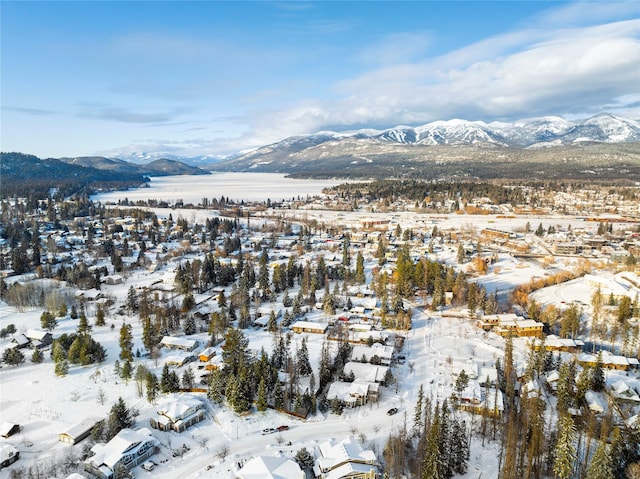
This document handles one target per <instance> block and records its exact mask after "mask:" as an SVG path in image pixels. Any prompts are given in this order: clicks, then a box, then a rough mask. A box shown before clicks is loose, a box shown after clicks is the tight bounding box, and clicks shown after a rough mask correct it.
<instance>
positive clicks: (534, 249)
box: [0, 180, 640, 479]
mask: <svg viewBox="0 0 640 479" xmlns="http://www.w3.org/2000/svg"><path fill="white" fill-rule="evenodd" d="M0 215H1V222H0V225H1V227H0V273H1V279H0V298H1V302H0V328H1V330H0V337H1V339H0V351H1V354H2V363H1V365H0V383H1V384H2V392H1V394H0V398H1V402H0V405H1V410H2V420H1V422H2V425H1V431H0V435H1V436H2V438H1V439H0V450H1V457H0V465H1V467H2V471H1V472H0V474H1V475H2V477H7V478H12V479H13V478H45V477H47V478H48V477H58V478H68V479H78V478H92V477H97V478H102V479H116V478H118V479H119V478H126V477H129V478H133V477H138V478H144V477H160V478H175V477H184V478H185V479H186V478H205V477H218V478H219V477H222V478H244V479H249V478H256V477H274V478H275V477H278V478H279V477H283V478H284V477H286V478H319V479H340V478H345V479H346V478H349V479H356V478H362V479H374V478H425V479H428V478H453V477H458V478H474V479H476V478H477V479H480V478H482V479H486V478H490V477H495V478H498V477H500V478H513V477H523V478H546V477H559V478H570V477H586V478H589V479H595V478H598V479H600V478H610V477H611V478H628V479H631V478H637V477H640V462H639V461H640V420H639V419H638V418H639V417H640V416H639V414H640V368H639V359H640V334H639V332H640V303H639V295H640V187H638V186H637V185H636V186H603V185H587V184H581V183H573V184H572V183H570V182H567V183H551V182H549V183H539V184H531V185H525V186H508V185H507V186H496V185H489V184H482V183H475V184H471V183H464V182H460V183H454V182H452V183H440V184H437V185H436V184H435V183H429V182H425V183H423V182H419V181H391V180H389V181H371V182H363V183H348V184H344V185H339V186H336V187H335V188H329V189H326V190H325V191H324V194H322V195H317V196H316V195H307V196H304V197H296V198H291V199H288V200H273V201H272V200H268V201H260V202H258V201H255V202H249V201H247V202H245V201H242V202H238V201H234V200H230V199H228V198H225V197H224V196H222V197H218V198H213V197H211V198H207V197H206V196H205V194H204V193H203V200H202V201H201V202H200V203H199V204H191V203H188V204H186V203H185V202H183V201H179V200H178V201H158V200H157V199H149V200H147V201H135V202H134V201H128V200H120V201H117V202H101V201H100V200H99V197H98V198H93V197H88V196H82V195H76V196H72V197H66V198H61V197H57V196H56V195H55V192H52V194H51V195H50V196H49V197H48V198H47V199H42V198H32V197H26V196H25V197H24V198H21V197H13V198H5V199H4V200H2V202H1V211H0Z"/></svg>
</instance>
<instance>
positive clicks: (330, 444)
mask: <svg viewBox="0 0 640 479" xmlns="http://www.w3.org/2000/svg"><path fill="white" fill-rule="evenodd" d="M319 449H320V455H321V457H319V458H318V459H317V464H318V466H320V469H321V470H323V471H328V470H332V469H334V468H336V466H338V465H340V464H342V463H344V462H351V461H358V462H369V463H371V464H373V463H375V461H376V455H375V454H374V453H373V451H371V450H364V449H362V446H361V445H360V443H359V442H358V441H356V440H355V439H354V438H352V437H349V438H348V439H345V440H343V441H340V442H337V441H336V440H335V439H331V440H329V441H327V442H324V443H322V444H320V446H319ZM332 477H336V478H337V477H342V476H332Z"/></svg>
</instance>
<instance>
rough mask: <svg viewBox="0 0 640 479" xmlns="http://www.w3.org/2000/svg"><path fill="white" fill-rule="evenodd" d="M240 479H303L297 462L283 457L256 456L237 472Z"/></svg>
mask: <svg viewBox="0 0 640 479" xmlns="http://www.w3.org/2000/svg"><path fill="white" fill-rule="evenodd" d="M238 476H239V477H240V478H241V479H304V477H305V476H304V472H302V469H300V466H299V465H298V463H297V462H295V461H292V460H291V459H289V458H287V457H283V456H258V457H254V458H253V459H251V460H250V461H249V462H247V463H246V464H245V465H244V466H243V467H242V469H240V470H239V471H238Z"/></svg>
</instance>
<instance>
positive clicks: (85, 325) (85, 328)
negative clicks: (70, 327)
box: [77, 311, 91, 334]
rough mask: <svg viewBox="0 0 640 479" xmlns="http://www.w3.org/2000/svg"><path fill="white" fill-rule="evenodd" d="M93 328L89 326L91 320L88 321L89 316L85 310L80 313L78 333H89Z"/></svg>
mask: <svg viewBox="0 0 640 479" xmlns="http://www.w3.org/2000/svg"><path fill="white" fill-rule="evenodd" d="M90 330H91V328H90V326H89V321H87V316H86V314H84V311H82V312H81V313H80V321H79V322H78V329H77V331H78V334H84V333H88V332H89V331H90Z"/></svg>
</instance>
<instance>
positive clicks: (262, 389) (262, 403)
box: [256, 378, 267, 412]
mask: <svg viewBox="0 0 640 479" xmlns="http://www.w3.org/2000/svg"><path fill="white" fill-rule="evenodd" d="M256 409H257V410H258V411H260V412H263V411H266V410H267V386H266V383H265V380H264V378H261V379H260V384H259V385H258V399H257V400H256Z"/></svg>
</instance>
